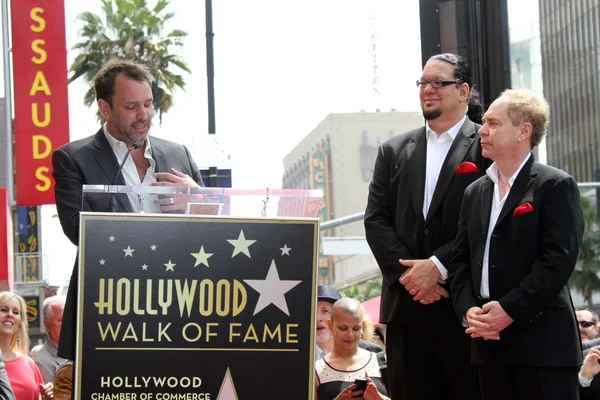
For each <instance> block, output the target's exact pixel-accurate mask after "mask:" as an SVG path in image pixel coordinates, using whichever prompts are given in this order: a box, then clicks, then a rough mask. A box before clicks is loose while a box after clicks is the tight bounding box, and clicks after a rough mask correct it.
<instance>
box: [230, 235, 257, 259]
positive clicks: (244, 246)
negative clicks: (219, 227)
mask: <svg viewBox="0 0 600 400" xmlns="http://www.w3.org/2000/svg"><path fill="white" fill-rule="evenodd" d="M227 241H228V242H229V243H231V244H232V245H233V246H234V248H233V254H232V255H231V258H233V257H235V256H236V255H238V254H240V253H244V254H245V255H247V256H248V258H251V257H250V249H249V247H250V246H251V245H252V244H253V243H254V242H256V240H246V237H245V236H244V231H243V230H241V231H240V236H238V238H237V239H228V240H227Z"/></svg>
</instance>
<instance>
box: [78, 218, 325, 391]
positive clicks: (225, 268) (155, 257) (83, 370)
mask: <svg viewBox="0 0 600 400" xmlns="http://www.w3.org/2000/svg"><path fill="white" fill-rule="evenodd" d="M81 227H82V231H81V235H82V236H81V238H82V239H81V253H80V260H81V263H80V276H79V310H78V312H79V316H78V322H79V325H78V328H77V329H78V343H77V354H76V362H77V364H76V375H75V381H76V393H77V398H80V399H107V398H117V397H114V395H118V396H120V397H118V398H123V399H125V398H127V399H142V400H143V399H186V400H187V399H189V400H191V399H197V400H207V399H213V400H215V399H220V400H234V399H256V398H264V399H292V400H293V399H298V400H300V399H302V400H306V399H311V398H312V395H313V388H314V354H315V353H314V332H315V326H314V318H313V315H314V310H315V297H316V294H315V293H316V290H315V282H316V265H317V256H318V253H317V245H318V241H317V238H318V220H317V219H316V218H315V219H303V220H300V219H297V220H290V219H286V220H281V219H267V218H264V219H239V218H235V219H234V218H228V217H215V218H211V217H191V216H188V217H181V216H172V215H165V216H156V215H151V216H148V215H143V214H142V215H124V214H121V215H115V214H91V213H82V220H81Z"/></svg>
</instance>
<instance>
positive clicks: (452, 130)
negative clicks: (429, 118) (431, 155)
mask: <svg viewBox="0 0 600 400" xmlns="http://www.w3.org/2000/svg"><path fill="white" fill-rule="evenodd" d="M466 119H467V116H466V115H465V116H464V117H462V119H461V120H460V121H458V122H457V123H456V125H454V126H453V127H452V128H450V129H448V130H447V131H446V132H444V133H447V134H448V135H449V136H450V138H451V139H452V140H454V139H455V138H456V135H458V131H460V128H462V126H463V124H464V123H465V120H466ZM425 127H426V128H427V137H429V135H430V134H432V133H433V134H436V133H435V131H434V130H433V129H431V128H430V127H429V122H426V123H425ZM444 133H442V135H443V134H444ZM436 135H437V134H436ZM442 135H440V137H441V136H442Z"/></svg>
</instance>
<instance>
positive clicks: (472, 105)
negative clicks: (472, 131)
mask: <svg viewBox="0 0 600 400" xmlns="http://www.w3.org/2000/svg"><path fill="white" fill-rule="evenodd" d="M433 60H437V61H444V62H447V63H448V64H452V66H453V67H454V79H456V80H457V81H460V83H466V84H467V85H469V102H468V105H467V106H468V110H467V116H468V117H469V119H470V120H471V121H473V122H475V123H478V124H481V122H482V118H483V104H482V103H481V99H480V98H479V92H478V91H477V90H475V88H474V87H473V79H472V78H471V69H470V68H469V64H468V63H467V60H466V59H465V58H464V57H461V56H459V55H458V54H453V53H443V54H436V55H434V56H431V57H430V58H429V60H428V61H433Z"/></svg>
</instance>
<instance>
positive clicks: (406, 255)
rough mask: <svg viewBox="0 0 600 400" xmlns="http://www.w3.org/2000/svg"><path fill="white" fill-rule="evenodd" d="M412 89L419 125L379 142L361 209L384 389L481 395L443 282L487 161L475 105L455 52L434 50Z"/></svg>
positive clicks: (421, 397) (401, 394) (426, 397)
mask: <svg viewBox="0 0 600 400" xmlns="http://www.w3.org/2000/svg"><path fill="white" fill-rule="evenodd" d="M417 87H418V93H419V97H420V101H421V108H422V110H423V117H424V118H425V121H426V122H425V126H423V127H421V128H418V129H415V130H412V131H409V132H406V133H403V134H400V135H398V136H396V137H394V138H392V139H390V140H388V141H387V142H385V143H384V144H383V145H381V146H380V148H379V153H378V156H377V160H376V162H375V170H374V173H373V180H372V182H371V185H370V187H369V197H368V204H367V208H366V211H365V230H366V238H367V241H368V243H369V246H370V247H371V250H372V252H373V254H374V256H375V258H376V260H377V263H378V264H379V268H380V269H381V271H382V274H383V285H382V300H381V317H380V320H381V322H382V323H385V324H386V352H387V356H388V373H389V378H390V393H391V398H392V399H394V400H404V399H408V400H414V399H418V400H430V399H431V400H433V399H435V400H439V399H461V400H469V399H479V398H480V395H479V384H478V379H477V373H476V371H475V369H474V368H473V366H472V365H471V363H470V359H469V354H470V351H469V338H468V337H467V336H466V335H465V334H464V328H463V327H462V326H461V325H460V323H459V322H458V321H457V319H456V317H455V314H454V311H453V308H452V303H451V301H449V300H448V297H449V293H448V286H447V285H446V282H445V281H446V278H447V268H448V265H449V263H450V253H451V251H452V245H453V242H454V237H455V235H456V231H457V222H458V215H459V210H460V205H461V201H462V196H463V193H464V191H465V189H466V187H467V186H468V185H469V184H471V183H472V182H474V181H475V180H476V179H478V178H479V177H480V176H482V175H483V174H484V173H485V170H486V169H487V166H489V165H490V164H491V162H489V161H488V160H486V159H484V158H483V157H482V155H481V145H480V141H479V136H478V135H477V130H478V129H479V128H480V125H478V124H476V123H475V122H474V121H479V120H480V118H481V105H480V103H479V102H478V98H477V95H476V93H475V92H474V91H473V89H472V85H471V76H470V69H469V67H468V65H467V64H466V62H465V60H464V59H463V58H461V57H460V56H457V55H454V54H440V55H435V56H433V57H431V58H430V59H429V60H428V61H427V63H426V65H425V67H424V69H423V72H422V74H421V77H420V78H419V79H418V80H417Z"/></svg>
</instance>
